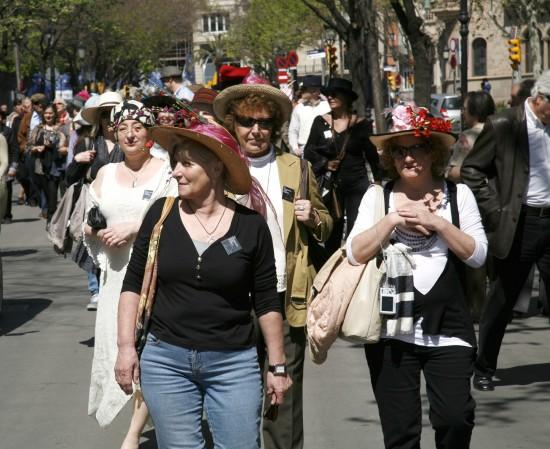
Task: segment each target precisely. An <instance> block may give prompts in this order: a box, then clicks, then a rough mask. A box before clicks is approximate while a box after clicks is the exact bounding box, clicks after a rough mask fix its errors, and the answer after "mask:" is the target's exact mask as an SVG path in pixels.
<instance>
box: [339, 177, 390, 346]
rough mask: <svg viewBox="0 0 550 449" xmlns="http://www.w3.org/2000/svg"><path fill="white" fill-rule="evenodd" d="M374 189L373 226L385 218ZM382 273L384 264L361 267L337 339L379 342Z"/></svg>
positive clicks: (381, 200) (381, 199) (378, 188)
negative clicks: (360, 273)
mask: <svg viewBox="0 0 550 449" xmlns="http://www.w3.org/2000/svg"><path fill="white" fill-rule="evenodd" d="M369 189H376V193H377V195H376V208H375V210H374V211H373V212H374V223H377V222H378V221H379V220H381V219H382V217H384V215H385V205H384V189H383V188H382V187H381V186H379V185H376V184H373V185H371V186H370V187H369ZM385 271H386V266H385V264H384V261H383V260H382V261H381V264H380V266H379V267H377V257H376V256H375V257H373V258H372V259H371V260H370V261H369V262H368V263H367V264H366V266H365V269H364V271H363V274H362V275H361V278H360V280H359V283H358V284H357V288H356V289H355V291H354V292H353V296H352V298H351V300H350V303H349V305H348V308H347V311H346V316H345V318H344V321H343V323H342V327H341V329H340V335H339V336H340V338H342V339H344V340H347V341H352V342H356V343H376V342H378V341H379V340H380V331H381V328H382V317H381V316H380V309H379V303H380V294H379V292H380V283H381V280H382V276H383V275H384V273H385Z"/></svg>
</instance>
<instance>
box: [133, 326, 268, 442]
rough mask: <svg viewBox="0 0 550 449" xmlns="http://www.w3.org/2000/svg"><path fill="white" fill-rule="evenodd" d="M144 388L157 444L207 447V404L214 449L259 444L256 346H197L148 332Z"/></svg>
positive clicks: (259, 390)
mask: <svg viewBox="0 0 550 449" xmlns="http://www.w3.org/2000/svg"><path fill="white" fill-rule="evenodd" d="M141 388H142V391H143V397H144V398H145V402H146V404H147V407H148V409H149V412H150V414H151V417H152V418H153V422H154V423H155V431H156V435H157V444H158V449H204V447H205V442H204V437H203V435H202V430H201V420H202V414H203V408H204V411H205V413H206V419H207V420H208V425H209V427H210V431H211V433H212V439H213V441H214V447H215V449H259V448H260V416H261V409H262V381H261V375H260V368H259V365H258V355H257V352H256V348H255V347H253V348H250V349H245V350H237V351H197V350H192V349H187V348H183V347H180V346H174V345H171V344H169V343H166V342H164V341H161V340H159V339H158V338H156V337H155V336H154V335H152V334H151V333H149V335H148V336H147V344H146V345H145V348H144V350H143V354H142V356H141Z"/></svg>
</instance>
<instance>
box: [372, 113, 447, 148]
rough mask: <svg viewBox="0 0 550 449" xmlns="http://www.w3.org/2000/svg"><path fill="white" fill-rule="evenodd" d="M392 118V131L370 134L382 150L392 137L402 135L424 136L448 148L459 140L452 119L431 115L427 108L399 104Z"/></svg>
mask: <svg viewBox="0 0 550 449" xmlns="http://www.w3.org/2000/svg"><path fill="white" fill-rule="evenodd" d="M391 118H392V123H393V124H392V128H391V131H389V132H387V133H380V134H375V135H372V136H370V140H371V142H372V143H373V144H374V145H375V146H376V147H377V148H379V149H380V150H385V149H387V147H388V144H389V143H390V141H391V139H395V138H396V137H400V136H415V137H423V138H426V139H430V140H433V141H436V142H439V143H441V144H442V145H443V146H444V147H446V148H449V147H450V146H451V145H452V144H454V143H455V142H456V140H457V135H456V134H453V133H452V132H451V129H452V124H451V121H450V120H445V119H443V118H439V117H433V116H431V115H430V112H429V111H428V110H427V109H426V108H423V107H414V106H412V105H398V106H396V107H395V108H394V109H393V111H392V116H391Z"/></svg>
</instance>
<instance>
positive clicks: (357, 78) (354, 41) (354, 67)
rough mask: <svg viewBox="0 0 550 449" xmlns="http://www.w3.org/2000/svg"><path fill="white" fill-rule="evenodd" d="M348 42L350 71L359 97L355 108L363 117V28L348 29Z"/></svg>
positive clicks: (351, 27)
mask: <svg viewBox="0 0 550 449" xmlns="http://www.w3.org/2000/svg"><path fill="white" fill-rule="evenodd" d="M346 41H347V42H346V43H347V45H348V61H349V62H350V68H349V71H350V74H351V81H352V83H353V90H355V92H357V95H359V98H358V99H357V101H356V102H355V108H356V110H357V112H358V114H359V115H361V116H362V115H363V114H364V112H365V92H364V86H365V71H364V68H363V58H364V48H363V35H362V32H361V28H360V27H358V26H356V27H353V26H350V27H349V28H348V35H347V39H346Z"/></svg>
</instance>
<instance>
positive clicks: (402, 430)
mask: <svg viewBox="0 0 550 449" xmlns="http://www.w3.org/2000/svg"><path fill="white" fill-rule="evenodd" d="M365 353H366V356H367V362H368V365H369V370H370V376H371V383H372V388H373V391H374V396H375V397H376V402H377V403H378V411H379V413H380V421H381V423H382V432H383V434H384V445H385V448H386V449H420V433H421V431H422V408H421V400H420V373H421V372H423V373H424V378H425V379H426V392H427V395H428V401H429V403H430V422H431V423H432V427H433V428H434V430H435V444H436V447H437V449H467V448H469V447H470V438H471V435H472V429H473V428H474V409H475V401H474V399H473V397H472V395H471V394H470V378H471V376H472V364H473V363H472V362H473V357H474V350H473V349H472V348H468V347H463V346H446V347H441V348H428V347H422V346H416V345H412V344H408V343H403V342H400V341H397V340H391V339H387V340H383V341H381V342H380V343H377V344H374V345H365Z"/></svg>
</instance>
